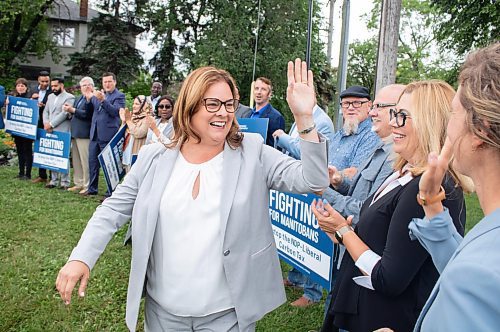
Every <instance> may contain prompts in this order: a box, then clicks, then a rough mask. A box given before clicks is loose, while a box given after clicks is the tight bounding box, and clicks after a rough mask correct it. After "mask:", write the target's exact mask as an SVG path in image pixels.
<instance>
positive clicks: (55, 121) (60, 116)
mask: <svg viewBox="0 0 500 332" xmlns="http://www.w3.org/2000/svg"><path fill="white" fill-rule="evenodd" d="M65 103H68V104H69V105H73V104H74V103H75V96H73V95H71V96H68V98H66V99H65V100H64V101H63V102H62V103H61V105H64V104H65ZM61 107H62V106H61ZM68 119H71V113H68V112H65V111H62V112H61V113H59V114H57V115H56V117H55V118H54V119H53V120H52V121H51V123H52V127H54V128H55V127H57V126H59V125H60V124H61V123H63V122H64V121H66V120H68Z"/></svg>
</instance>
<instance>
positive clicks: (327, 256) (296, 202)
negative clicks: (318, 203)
mask: <svg viewBox="0 0 500 332" xmlns="http://www.w3.org/2000/svg"><path fill="white" fill-rule="evenodd" d="M314 198H318V196H316V195H313V194H307V195H296V194H291V193H283V192H279V191H276V190H270V191H269V217H270V219H271V222H272V224H273V232H274V240H275V241H276V247H277V248H278V254H279V256H280V258H281V259H283V260H284V261H286V262H287V263H289V264H290V265H292V266H294V267H296V268H297V269H299V270H300V271H301V272H302V273H304V274H305V275H308V276H309V277H310V278H311V279H312V280H313V281H315V282H317V283H318V284H320V285H321V286H323V287H324V288H326V289H330V271H331V266H332V264H333V260H332V253H333V242H332V240H331V239H330V238H329V237H328V235H326V234H325V233H324V232H323V231H322V230H321V229H320V228H319V224H318V220H317V219H316V217H315V216H314V214H313V212H312V210H311V203H312V200H313V199H314Z"/></svg>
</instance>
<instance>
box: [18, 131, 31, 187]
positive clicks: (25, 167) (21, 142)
mask: <svg viewBox="0 0 500 332" xmlns="http://www.w3.org/2000/svg"><path fill="white" fill-rule="evenodd" d="M14 143H16V150H17V158H18V160H19V176H27V177H28V178H31V167H32V165H33V140H31V139H29V138H24V137H21V136H14Z"/></svg>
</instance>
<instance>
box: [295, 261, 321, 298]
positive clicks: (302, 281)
mask: <svg viewBox="0 0 500 332" xmlns="http://www.w3.org/2000/svg"><path fill="white" fill-rule="evenodd" d="M288 281H290V282H291V283H292V284H294V285H295V286H297V287H303V288H304V296H305V297H306V298H308V299H309V300H311V301H313V302H319V301H320V300H321V298H322V297H323V287H321V285H319V284H317V283H315V282H313V281H312V280H311V279H310V278H309V276H306V275H304V274H302V272H300V271H299V270H297V269H296V268H293V269H292V270H291V271H289V272H288Z"/></svg>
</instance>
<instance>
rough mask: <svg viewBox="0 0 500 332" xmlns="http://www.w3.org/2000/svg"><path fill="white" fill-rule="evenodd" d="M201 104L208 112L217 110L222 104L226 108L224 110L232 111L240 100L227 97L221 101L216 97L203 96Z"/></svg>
mask: <svg viewBox="0 0 500 332" xmlns="http://www.w3.org/2000/svg"><path fill="white" fill-rule="evenodd" d="M203 104H204V105H205V109H206V110H207V112H209V113H215V112H218V111H219V110H220V108H221V107H222V105H224V107H225V108H226V112H228V113H234V112H235V111H236V109H237V108H238V105H239V104H240V101H239V100H238V99H228V100H226V101H222V100H219V99H217V98H205V99H203Z"/></svg>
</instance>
